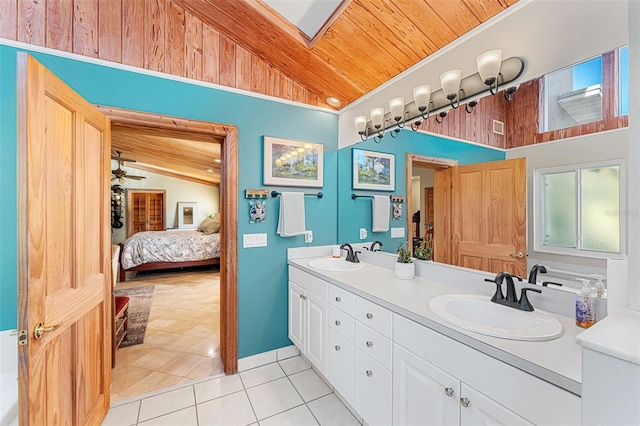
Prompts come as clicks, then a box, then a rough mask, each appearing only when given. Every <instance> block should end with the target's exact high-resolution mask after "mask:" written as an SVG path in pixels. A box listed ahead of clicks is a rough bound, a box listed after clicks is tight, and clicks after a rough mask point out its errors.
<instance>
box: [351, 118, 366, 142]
mask: <svg viewBox="0 0 640 426" xmlns="http://www.w3.org/2000/svg"><path fill="white" fill-rule="evenodd" d="M353 125H354V126H355V127H356V132H358V134H359V135H360V139H361V140H363V141H365V140H367V136H368V135H367V134H366V133H367V116H366V115H357V116H355V117H353Z"/></svg>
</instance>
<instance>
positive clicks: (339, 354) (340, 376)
mask: <svg viewBox="0 0 640 426" xmlns="http://www.w3.org/2000/svg"><path fill="white" fill-rule="evenodd" d="M353 351H354V349H353V344H351V343H349V342H348V341H347V340H346V339H345V338H344V337H342V336H341V335H340V334H338V333H336V332H335V331H333V330H331V329H328V330H327V379H329V382H331V384H332V385H333V387H334V388H335V389H336V391H338V393H339V394H340V395H342V397H343V398H344V399H346V400H347V402H348V403H349V404H351V406H353V405H354V402H353V386H354V384H353V363H354V353H353Z"/></svg>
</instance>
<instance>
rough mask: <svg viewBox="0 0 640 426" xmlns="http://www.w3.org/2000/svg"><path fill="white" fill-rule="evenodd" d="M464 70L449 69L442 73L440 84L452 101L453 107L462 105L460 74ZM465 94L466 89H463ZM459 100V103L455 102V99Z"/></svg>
mask: <svg viewBox="0 0 640 426" xmlns="http://www.w3.org/2000/svg"><path fill="white" fill-rule="evenodd" d="M461 73H462V71H460V70H449V71H446V72H443V73H442V74H440V85H441V86H442V93H444V95H445V96H446V97H447V99H448V100H449V102H451V108H453V109H457V108H458V107H459V106H460V96H458V95H459V93H460V91H461V89H460V75H461ZM463 94H464V91H463ZM456 99H457V100H458V103H457V104H455V103H454V102H455V100H456Z"/></svg>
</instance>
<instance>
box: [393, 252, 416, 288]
mask: <svg viewBox="0 0 640 426" xmlns="http://www.w3.org/2000/svg"><path fill="white" fill-rule="evenodd" d="M396 253H397V255H398V261H397V262H396V268H395V269H396V277H398V278H400V279H403V280H410V279H412V278H413V277H414V275H415V265H414V264H413V259H411V252H410V251H409V249H407V248H406V247H405V245H404V244H403V243H400V244H398V250H397V251H396Z"/></svg>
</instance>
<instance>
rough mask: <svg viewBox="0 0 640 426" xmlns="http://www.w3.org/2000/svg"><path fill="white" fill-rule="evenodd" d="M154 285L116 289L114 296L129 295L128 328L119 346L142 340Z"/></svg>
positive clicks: (136, 343) (139, 342)
mask: <svg viewBox="0 0 640 426" xmlns="http://www.w3.org/2000/svg"><path fill="white" fill-rule="evenodd" d="M154 289H155V286H153V285H148V286H144V287H133V288H123V289H116V290H114V291H113V294H114V295H116V296H127V297H129V328H128V331H127V335H126V336H125V338H124V340H123V341H122V344H121V345H120V347H121V348H122V347H126V346H133V345H139V344H141V343H143V342H144V333H145V332H146V331H147V324H148V323H149V313H150V312H151V303H152V302H153V291H154Z"/></svg>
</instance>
